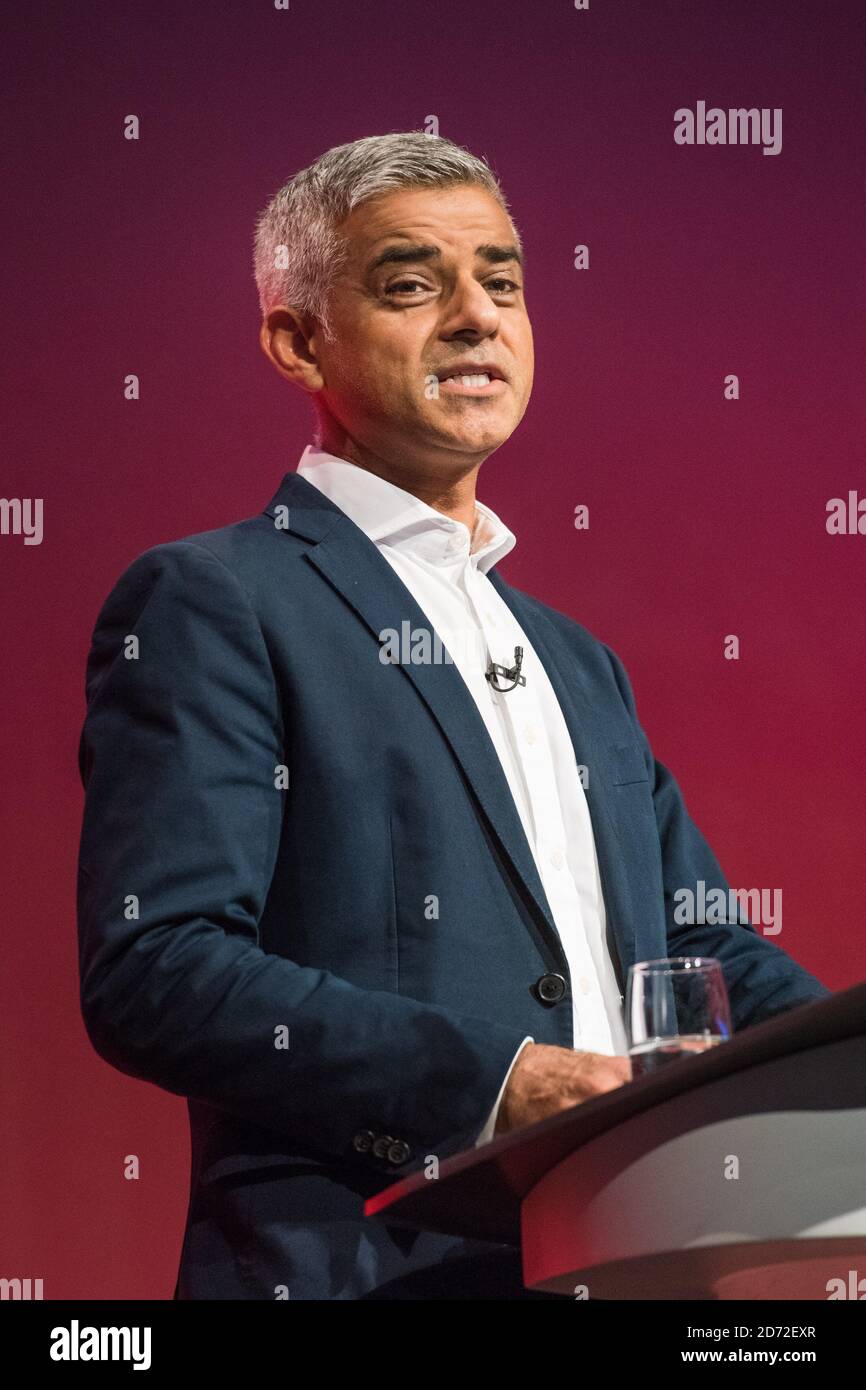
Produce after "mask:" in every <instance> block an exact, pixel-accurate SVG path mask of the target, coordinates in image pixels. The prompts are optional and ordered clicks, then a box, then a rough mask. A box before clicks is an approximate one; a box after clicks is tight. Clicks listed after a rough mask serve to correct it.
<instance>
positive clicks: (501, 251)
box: [368, 242, 523, 274]
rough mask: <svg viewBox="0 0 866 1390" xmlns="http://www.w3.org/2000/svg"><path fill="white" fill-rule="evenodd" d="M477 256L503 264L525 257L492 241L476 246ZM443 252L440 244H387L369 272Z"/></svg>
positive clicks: (437, 257)
mask: <svg viewBox="0 0 866 1390" xmlns="http://www.w3.org/2000/svg"><path fill="white" fill-rule="evenodd" d="M475 254H476V256H481V258H482V259H483V260H485V261H487V262H488V263H489V264H490V265H501V264H502V263H503V262H505V261H516V262H517V264H518V265H521V266H522V265H523V257H522V255H521V254H520V251H519V249H518V248H517V247H516V246H497V245H494V244H493V243H491V242H484V243H483V245H481V246H476V248H475ZM441 257H442V253H441V251H440V249H439V247H438V246H427V245H425V244H424V243H422V242H418V243H410V244H409V245H401V246H386V247H385V249H384V251H380V252H379V254H378V256H377V257H376V259H375V260H374V261H372V262H371V264H370V265H369V267H368V274H372V272H373V271H374V270H378V269H379V267H380V266H382V265H405V264H407V263H409V262H412V263H417V262H418V261H435V260H441Z"/></svg>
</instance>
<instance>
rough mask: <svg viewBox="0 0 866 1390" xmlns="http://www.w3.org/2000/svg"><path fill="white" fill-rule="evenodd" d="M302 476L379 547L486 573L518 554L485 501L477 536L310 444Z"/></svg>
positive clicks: (301, 465) (300, 466) (479, 507)
mask: <svg viewBox="0 0 866 1390" xmlns="http://www.w3.org/2000/svg"><path fill="white" fill-rule="evenodd" d="M297 471H298V473H299V474H300V475H301V477H302V478H305V479H306V480H307V482H308V483H312V484H313V486H314V487H317V488H318V489H319V491H320V492H322V493H324V495H325V496H326V497H328V498H330V500H331V501H332V502H333V503H334V504H335V505H336V506H338V507H339V508H340V510H341V511H343V512H345V513H346V515H347V516H348V517H349V518H350V519H351V520H352V521H354V523H355V525H356V526H358V527H360V529H361V530H362V531H363V532H364V534H365V535H366V536H368V537H369V538H370V540H371V541H373V542H374V543H375V544H376V545H387V546H390V547H392V548H393V549H395V550H404V551H409V552H411V553H412V554H413V555H417V556H420V557H421V558H422V559H425V560H428V561H431V562H432V563H433V564H439V565H447V564H456V563H462V562H463V561H465V560H466V558H467V557H468V558H469V560H470V561H471V563H472V564H473V565H474V566H475V567H476V568H477V569H479V570H481V572H482V574H485V573H486V572H487V571H488V570H489V569H492V568H493V566H494V565H495V564H497V563H498V562H499V561H500V560H501V559H502V558H503V556H505V555H507V554H508V553H509V551H511V550H513V549H514V547H515V545H516V544H517V538H516V536H514V534H513V533H512V532H511V531H509V529H508V527H507V526H506V525H505V523H504V522H503V521H501V520H500V519H499V517H498V516H497V515H496V513H495V512H493V511H491V509H490V508H489V507H485V506H484V504H483V503H482V502H477V501H476V503H475V527H474V530H473V532H472V535H471V536H470V534H469V528H468V527H467V526H464V524H463V522H462V521H455V520H454V518H453V517H450V516H445V515H444V514H443V513H442V512H437V511H436V509H435V508H434V507H429V506H428V505H427V503H426V502H422V501H421V499H420V497H415V496H414V495H413V494H412V493H411V492H406V491H405V490H404V489H403V488H401V487H396V486H395V485H394V483H389V482H388V481H387V480H386V479H385V478H380V477H378V475H377V474H375V473H370V472H369V471H368V470H367V469H366V468H360V467H359V466H358V465H357V464H355V463H350V462H349V461H348V460H347V459H341V458H337V457H336V456H335V455H334V454H328V453H326V452H325V450H324V449H319V448H318V447H317V446H316V445H314V444H308V445H307V447H306V449H305V450H304V452H303V454H302V455H301V459H300V462H299V464H298V469H297Z"/></svg>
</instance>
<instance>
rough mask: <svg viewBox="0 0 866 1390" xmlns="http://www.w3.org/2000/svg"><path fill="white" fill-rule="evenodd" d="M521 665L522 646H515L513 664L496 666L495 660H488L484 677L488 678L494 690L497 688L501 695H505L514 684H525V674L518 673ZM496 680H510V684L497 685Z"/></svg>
mask: <svg viewBox="0 0 866 1390" xmlns="http://www.w3.org/2000/svg"><path fill="white" fill-rule="evenodd" d="M522 665H523V648H522V647H515V648H514V665H513V666H497V664H496V662H495V661H488V663H487V670H486V671H485V672H484V677H485V679H486V680H489V682H490V684H491V685H492V686H493V689H494V690H498V691H499V692H500V694H502V695H507V694H508V692H509V690H513V689H514V687H515V686H516V685H525V684H526V678H525V676H521V674H520V668H521V666H522ZM498 680H507V681H511V684H510V685H497V681H498Z"/></svg>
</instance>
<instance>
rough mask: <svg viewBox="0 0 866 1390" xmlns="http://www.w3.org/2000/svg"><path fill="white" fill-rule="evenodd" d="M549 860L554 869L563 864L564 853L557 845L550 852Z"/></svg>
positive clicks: (559, 867)
mask: <svg viewBox="0 0 866 1390" xmlns="http://www.w3.org/2000/svg"><path fill="white" fill-rule="evenodd" d="M550 862H551V864H552V865H553V867H554V869H561V868H562V866H563V864H564V863H565V855H564V854H563V852H562V850H561V849H560V848H559V847H558V846H557V848H556V849H555V850H554V851H553V853H552V854H551V856H550Z"/></svg>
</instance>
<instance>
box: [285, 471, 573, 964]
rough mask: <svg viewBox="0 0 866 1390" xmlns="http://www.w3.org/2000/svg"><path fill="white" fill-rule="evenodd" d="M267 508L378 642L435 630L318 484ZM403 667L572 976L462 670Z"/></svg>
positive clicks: (288, 480) (289, 489)
mask: <svg viewBox="0 0 866 1390" xmlns="http://www.w3.org/2000/svg"><path fill="white" fill-rule="evenodd" d="M265 511H266V514H267V515H268V516H271V517H273V518H274V519H275V522H276V524H277V525H278V526H279V525H282V526H283V529H286V530H290V531H293V532H294V533H295V534H297V535H300V536H303V537H304V538H305V539H307V540H311V541H315V542H316V544H315V546H314V548H313V549H312V550H310V551H308V552H307V556H306V558H307V559H308V560H309V562H310V564H312V565H314V566H315V568H316V569H317V570H318V571H319V573H320V574H321V575H322V576H323V577H324V578H325V579H326V580H327V581H328V583H329V584H331V585H332V586H333V587H334V588H335V589H336V590H337V592H338V593H340V594H341V595H342V597H343V598H344V599H345V600H346V602H347V603H348V604H350V605H351V607H352V608H353V609H354V611H355V613H357V615H358V617H359V618H360V619H361V621H362V622H363V623H364V624H365V625H366V626H367V627H368V628H369V630H370V632H371V633H372V635H373V637H374V638H375V639H376V641H377V642H378V641H380V640H381V639H380V636H379V634H380V633H383V632H385V631H386V630H387V629H392V630H396V631H397V632H400V631H401V624H402V623H404V622H408V623H409V625H410V628H411V629H413V630H414V629H422V630H423V629H426V630H429V629H430V620H429V619H428V617H427V615H426V614H425V613H424V612H423V610H422V609H421V608H420V606H419V605H418V604H417V603H416V602H415V599H414V598H413V596H412V594H411V593H410V592H409V590H408V589H407V588H406V586H405V584H404V583H403V582H402V580H401V579H399V578H398V576H397V575H396V574H395V572H394V570H393V569H392V568H391V566H390V565H389V564H388V561H387V560H386V559H385V558H384V556H383V555H381V554H380V553H379V551H378V549H377V548H376V546H375V545H374V543H373V542H372V541H371V540H370V539H369V537H367V536H366V535H365V534H364V532H363V531H362V530H361V529H360V527H358V526H356V525H355V524H354V522H353V521H351V520H350V518H349V517H347V516H346V514H345V513H344V512H342V511H341V510H340V509H339V507H337V506H336V505H335V504H334V503H333V502H331V501H330V499H329V498H327V497H325V496H324V495H323V494H322V493H320V492H319V490H318V488H315V487H314V486H313V484H312V483H309V482H307V480H306V479H305V478H302V477H301V476H300V475H298V474H295V473H288V474H286V476H285V478H284V479H283V482H282V484H281V485H280V488H279V491H278V492H277V494H276V496H275V497H274V499H273V501H272V502H271V503H270V505H269V506H268V507H267V508H266V509H265ZM401 670H402V671H403V673H404V674H405V676H406V677H407V679H408V680H409V681H411V683H412V685H413V686H414V687H415V690H416V691H417V693H418V694H419V695H420V697H421V699H422V700H423V701H424V703H425V704H426V705H427V707H428V709H429V710H430V713H431V714H432V716H433V718H434V719H435V720H436V722H437V724H438V725H439V727H440V729H441V730H442V733H443V734H444V735H445V738H446V739H447V740H448V743H449V744H450V746H451V749H452V751H453V753H454V756H455V757H456V759H457V761H458V762H459V764H460V766H461V768H462V769H463V772H464V774H465V776H466V779H467V781H468V782H469V785H470V787H471V788H472V791H473V793H474V795H475V797H476V799H477V801H478V803H479V805H480V806H481V808H482V810H483V812H484V814H485V816H486V818H487V821H488V822H489V824H490V827H491V828H492V830H493V833H494V835H495V837H496V839H497V840H498V842H499V845H500V846H501V848H502V850H503V852H504V854H505V855H506V857H507V859H508V860H509V861H510V864H511V867H512V869H513V871H514V874H515V876H516V883H517V886H518V888H519V889H520V890H521V894H522V896H523V898H524V901H525V902H526V903H527V906H528V907H529V908H530V910H531V911H532V912H533V915H534V916H535V918H536V919H537V921H538V924H539V927H540V929H541V930H542V932H543V933H544V936H545V939H546V941H547V943H548V945H549V947H550V948H551V950H552V951H553V952H554V953H555V955H556V956H557V957H558V958H559V960H560V963H561V966H562V967H563V968H564V973H565V971H566V970H567V965H566V960H565V955H564V952H563V950H562V944H561V942H560V939H559V934H558V932H557V930H556V926H555V924H554V920H553V914H552V912H551V910H550V904H549V903H548V901H547V896H546V894H545V892H544V888H543V886H542V883H541V878H540V876H539V873H538V870H537V868H536V865H535V860H534V858H533V856H532V851H531V849H530V846H529V844H528V842H527V839H526V835H525V833H524V830H523V826H522V824H521V821H520V817H519V815H518V813H517V808H516V807H515V804H514V799H513V797H512V795H511V790H510V788H509V786H508V780H507V778H506V776H505V773H504V772H503V770H502V764H501V763H500V761H499V757H498V755H497V753H496V749H495V748H494V746H493V743H492V741H491V739H490V735H489V734H488V732H487V729H486V727H485V725H484V720H483V719H482V718H481V715H480V714H479V712H478V708H477V706H476V704H475V701H474V700H473V698H472V696H471V695H470V693H469V691H468V689H467V687H466V684H465V682H464V680H463V678H462V676H461V675H460V672H459V670H458V669H457V667H456V666H455V665H454V664H453V663H451V662H443V663H441V664H433V663H429V664H419V663H415V662H406V663H402V665H401Z"/></svg>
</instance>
